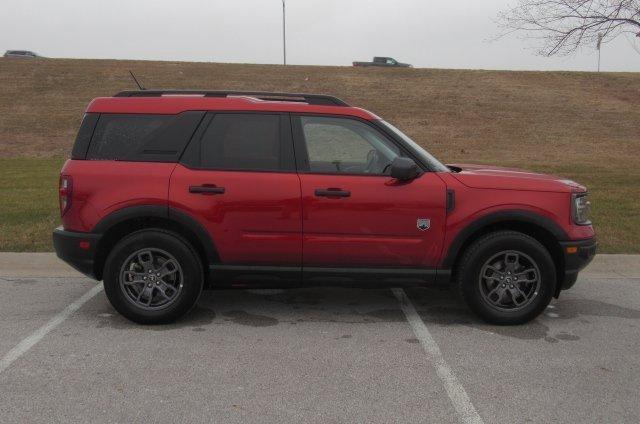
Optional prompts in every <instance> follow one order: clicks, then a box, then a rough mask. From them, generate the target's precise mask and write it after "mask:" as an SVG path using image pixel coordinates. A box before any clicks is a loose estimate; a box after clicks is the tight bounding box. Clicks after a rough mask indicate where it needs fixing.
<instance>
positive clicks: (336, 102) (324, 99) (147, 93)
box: [114, 90, 349, 106]
mask: <svg viewBox="0 0 640 424" xmlns="http://www.w3.org/2000/svg"><path fill="white" fill-rule="evenodd" d="M197 95H200V96H203V97H227V96H248V97H255V98H257V99H260V100H276V101H277V100H280V101H287V102H305V103H308V104H310V105H322V106H349V105H348V104H347V103H345V102H344V101H342V100H340V99H339V98H337V97H333V96H327V95H325V94H304V93H272V92H267V91H225V90H135V91H121V92H119V93H117V94H116V95H114V97H162V96H197Z"/></svg>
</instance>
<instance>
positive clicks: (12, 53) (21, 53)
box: [4, 50, 42, 59]
mask: <svg viewBox="0 0 640 424" xmlns="http://www.w3.org/2000/svg"><path fill="white" fill-rule="evenodd" d="M4 57H24V58H31V59H33V58H36V57H42V56H40V55H39V54H37V53H34V52H31V51H29V50H7V51H6V52H5V53H4Z"/></svg>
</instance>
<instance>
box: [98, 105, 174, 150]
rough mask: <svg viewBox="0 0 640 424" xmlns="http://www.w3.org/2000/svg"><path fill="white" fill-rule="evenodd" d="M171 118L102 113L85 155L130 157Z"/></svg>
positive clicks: (169, 116)
mask: <svg viewBox="0 0 640 424" xmlns="http://www.w3.org/2000/svg"><path fill="white" fill-rule="evenodd" d="M171 118H172V115H122V114H103V115H101V116H100V119H99V120H98V125H97V126H96V129H95V132H94V133H93V138H92V139H91V146H89V152H88V154H87V158H88V159H103V160H127V159H130V158H132V157H134V156H135V153H136V152H138V151H140V150H141V149H142V147H143V146H144V144H145V142H147V141H148V140H150V139H151V138H152V137H153V135H154V132H156V131H158V130H159V129H160V128H161V127H162V126H163V125H165V124H166V123H167V122H169V120H171Z"/></svg>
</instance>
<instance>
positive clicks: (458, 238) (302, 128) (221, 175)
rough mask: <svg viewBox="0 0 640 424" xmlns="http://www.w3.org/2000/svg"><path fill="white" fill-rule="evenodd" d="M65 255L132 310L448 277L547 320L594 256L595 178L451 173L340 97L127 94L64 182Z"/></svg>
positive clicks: (80, 148)
mask: <svg viewBox="0 0 640 424" xmlns="http://www.w3.org/2000/svg"><path fill="white" fill-rule="evenodd" d="M59 198H60V213H61V217H62V226H61V227H59V228H57V229H55V230H54V232H53V241H54V245H55V249H56V252H57V254H58V256H59V257H60V258H62V259H63V260H65V261H66V262H68V263H69V264H71V265H72V266H73V267H75V268H76V269H78V270H79V271H81V272H83V273H84V274H86V275H88V276H90V277H92V278H95V279H97V280H103V281H104V287H105V292H106V294H107V296H108V298H109V300H110V302H111V304H112V305H113V306H114V308H115V309H117V310H118V311H119V312H120V313H121V314H122V315H124V316H125V317H127V318H129V319H131V320H133V321H135V322H138V323H145V324H153V323H168V322H171V321H174V320H176V319H177V318H179V317H180V316H182V315H183V314H185V313H187V312H188V311H189V310H190V309H191V308H192V307H193V306H194V305H195V303H196V301H197V300H198V297H199V296H200V293H201V291H202V290H203V288H220V287H267V286H268V287H286V286H301V285H302V286H306V285H340V284H343V285H360V286H364V287H381V286H387V287H388V286H390V285H398V286H408V285H418V286H420V285H425V284H429V283H451V284H454V285H456V286H457V287H458V288H459V291H460V293H461V295H462V297H463V298H464V300H465V301H466V302H467V304H468V305H469V306H470V308H471V309H473V311H475V312H476V313H477V314H478V315H479V316H480V317H482V318H483V319H484V320H486V321H489V322H491V323H496V324H517V323H523V322H526V321H528V320H531V319H533V318H534V317H536V316H537V315H538V314H539V313H540V312H541V311H542V310H543V309H544V308H545V307H546V306H547V304H548V303H549V302H550V300H551V298H552V297H554V296H555V297H557V296H559V294H560V291H561V290H564V289H568V288H570V287H571V286H572V285H573V284H574V283H575V281H576V278H577V273H578V271H579V270H580V269H582V268H583V267H584V266H585V265H586V264H587V263H589V261H590V260H591V259H592V257H593V256H594V254H595V250H596V241H595V235H594V230H593V227H592V226H591V223H590V221H589V219H588V216H587V213H588V209H589V202H588V200H587V192H586V189H585V187H583V186H581V185H579V184H577V183H575V182H573V181H569V180H563V179H560V178H556V177H552V176H547V175H541V174H535V173H531V172H526V171H519V170H514V169H505V168H497V167H486V166H479V165H450V166H445V165H443V164H442V163H440V162H439V161H438V160H436V159H435V158H434V157H433V156H431V155H430V154H429V153H427V152H426V151H425V150H423V149H422V148H421V147H420V146H418V145H417V144H416V143H415V142H414V141H412V140H411V139H410V138H409V137H407V136H406V135H405V134H403V133H402V132H401V131H400V130H398V129H397V128H395V127H394V126H393V125H391V124H389V123H387V122H385V121H384V120H382V119H380V118H379V117H377V116H376V115H374V114H373V113H371V112H368V111H366V110H363V109H359V108H355V107H351V106H349V105H347V104H346V103H344V102H343V101H341V100H340V99H337V98H335V97H331V96H325V95H310V94H287V93H254V92H250V93H249V92H230V91H229V92H228V91H127V92H122V93H119V94H116V95H115V96H114V97H107V98H97V99H95V100H93V101H92V102H91V103H90V104H89V106H88V108H87V111H86V114H85V116H84V119H83V121H82V124H81V127H80V130H79V133H78V136H77V139H76V141H75V145H74V146H73V151H72V153H71V159H70V160H68V161H67V162H66V163H65V165H64V167H63V168H62V172H61V175H60V195H59Z"/></svg>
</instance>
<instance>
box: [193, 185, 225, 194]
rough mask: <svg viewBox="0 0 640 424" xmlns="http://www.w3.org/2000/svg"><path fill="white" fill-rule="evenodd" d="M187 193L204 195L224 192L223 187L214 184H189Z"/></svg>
mask: <svg viewBox="0 0 640 424" xmlns="http://www.w3.org/2000/svg"><path fill="white" fill-rule="evenodd" d="M189 193H196V194H205V195H207V194H208V195H214V194H224V187H216V186H214V185H199V186H189Z"/></svg>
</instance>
